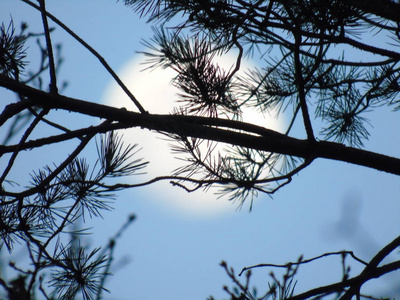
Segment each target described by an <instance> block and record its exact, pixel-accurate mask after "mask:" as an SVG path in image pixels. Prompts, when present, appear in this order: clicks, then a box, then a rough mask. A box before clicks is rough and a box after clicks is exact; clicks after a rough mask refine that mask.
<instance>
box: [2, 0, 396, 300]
mask: <svg viewBox="0 0 400 300" xmlns="http://www.w3.org/2000/svg"><path fill="white" fill-rule="evenodd" d="M21 1H22V2H24V3H26V5H27V6H30V7H32V8H34V9H36V10H38V11H39V12H40V13H41V19H42V23H43V32H41V33H32V32H29V27H28V25H27V24H25V23H23V24H22V25H21V27H20V30H19V31H17V30H16V28H15V26H14V24H13V22H11V23H10V24H8V25H7V24H2V25H1V26H0V86H1V87H2V88H5V89H8V90H10V91H12V92H14V93H15V95H16V96H17V100H16V101H14V102H11V103H9V104H8V105H7V106H6V107H5V109H4V110H3V112H2V113H1V115H0V126H2V127H4V126H5V125H6V124H8V125H9V127H8V132H7V134H6V136H5V138H4V141H3V143H2V145H1V146H0V156H2V157H3V159H7V161H8V163H7V164H6V166H5V168H4V170H2V173H1V177H0V184H1V192H0V197H1V198H0V206H1V207H0V235H1V241H0V247H1V248H2V250H3V249H7V250H8V251H9V252H12V251H13V250H14V247H15V245H16V244H22V245H24V246H25V247H26V249H27V251H28V253H29V258H30V262H31V265H30V267H29V268H26V269H24V267H22V266H18V265H17V264H15V263H14V264H11V265H10V267H11V268H13V269H14V270H15V271H16V273H17V274H18V275H17V276H16V277H15V278H14V279H12V280H9V281H8V282H7V281H6V280H5V279H3V278H0V285H1V286H2V287H3V288H4V290H5V291H6V294H7V295H8V297H9V298H10V299H33V298H35V297H38V296H37V294H38V293H40V294H41V295H42V296H43V297H45V298H47V299H55V298H57V299H73V298H74V297H76V296H77V295H78V294H79V293H80V294H81V296H82V297H83V298H84V299H99V298H100V297H101V294H102V292H103V291H105V278H106V276H107V275H108V269H109V265H110V263H111V260H112V253H113V249H114V246H115V240H116V238H117V237H119V236H120V234H121V232H119V233H118V234H117V235H116V237H115V238H113V239H112V240H111V242H110V244H109V245H108V246H107V247H105V250H100V249H99V248H95V249H93V250H90V249H87V247H85V246H82V245H80V243H77V241H79V237H80V236H81V235H82V234H84V233H85V232H86V231H85V230H83V229H72V230H71V228H73V225H74V224H76V223H77V222H78V221H80V220H85V218H87V217H90V218H92V217H99V216H101V214H102V212H103V211H106V210H109V209H111V208H112V200H113V199H114V197H115V193H116V192H117V191H119V190H121V189H125V188H134V187H137V186H143V185H148V184H151V183H153V182H155V181H161V180H168V181H170V182H171V183H172V185H175V186H179V187H181V188H184V189H186V190H188V191H193V190H197V189H201V188H204V189H207V188H208V187H210V186H213V185H216V186H220V188H221V189H220V194H221V195H223V196H227V197H229V199H231V200H236V201H238V202H239V205H243V204H244V203H247V202H246V201H248V202H250V207H251V202H252V198H253V197H254V196H255V195H257V194H258V193H267V194H273V193H275V192H276V191H277V190H278V189H280V188H282V187H284V186H285V185H287V184H288V183H290V182H291V180H292V178H293V176H294V175H296V174H298V173H300V171H301V170H303V169H304V168H306V167H308V166H309V165H310V164H312V163H313V161H314V160H316V159H320V158H324V159H331V160H337V161H343V162H348V163H351V164H355V165H360V166H364V167H367V168H372V169H376V170H378V171H383V172H388V173H391V174H393V175H400V158H397V157H389V156H386V155H384V154H381V153H376V152H374V149H365V146H364V143H365V141H366V140H367V139H368V138H369V136H370V132H369V129H370V126H371V124H370V123H369V120H368V114H371V113H373V111H374V110H375V109H376V108H378V107H385V108H387V109H389V110H392V111H393V113H397V112H398V110H399V108H400V102H399V92H400V80H399V78H400V69H399V68H400V53H399V51H398V47H399V46H400V4H399V3H398V1H395V0H381V1H370V0H365V1H361V0H334V1H328V0H265V1H257V0H249V1H242V0H237V1H233V0H229V1H221V0H198V1H191V0H190V1H160V0H125V1H123V2H124V4H125V5H127V6H128V7H131V8H132V9H133V10H134V12H136V13H138V14H139V15H140V16H142V17H146V18H148V21H149V22H155V23H157V28H158V29H154V38H153V39H152V40H150V41H144V44H145V45H146V46H147V47H148V51H145V52H144V53H145V54H146V55H147V56H148V60H149V61H148V63H149V66H150V68H156V67H161V68H172V69H173V70H175V71H176V72H177V75H176V77H175V78H173V85H175V86H176V87H177V88H179V89H180V94H179V95H178V98H179V99H177V100H178V104H179V105H180V106H179V107H178V108H177V110H176V111H175V113H174V114H167V113H168V112H166V114H165V115H155V114H151V112H148V111H146V107H145V106H143V105H142V104H141V103H139V101H138V100H137V99H136V98H135V97H134V95H133V94H132V93H131V92H130V91H129V90H128V89H127V88H126V86H125V85H124V83H123V82H122V81H121V80H120V79H119V78H118V76H117V75H116V74H115V72H114V71H113V70H112V69H111V68H110V67H109V65H108V64H107V62H106V61H105V60H104V59H103V58H102V57H101V55H100V54H99V53H97V52H96V51H95V50H94V49H93V48H92V47H91V46H90V45H88V44H87V43H86V42H85V41H84V40H82V39H81V38H80V37H79V36H77V35H76V34H75V33H74V32H73V31H71V30H70V29H69V28H68V27H67V26H66V25H65V24H63V23H62V21H60V20H58V19H57V17H56V16H53V15H52V14H50V13H49V12H48V11H47V10H46V6H45V0H39V1H38V3H39V4H36V2H33V1H30V0H21ZM48 19H51V20H52V21H53V22H54V23H55V24H56V25H57V27H58V30H65V31H66V32H67V33H68V34H70V35H71V36H72V37H73V38H74V39H76V40H77V41H78V42H79V43H80V44H81V45H82V46H83V47H85V48H86V49H88V50H89V51H90V52H91V53H92V54H93V55H94V56H95V57H96V58H98V59H99V61H100V63H101V64H102V65H103V66H104V67H105V68H106V70H107V71H108V72H109V73H110V74H111V75H112V77H113V78H114V79H115V80H116V82H117V83H118V84H119V85H120V86H121V87H122V89H123V90H124V91H125V93H126V94H127V95H128V96H129V97H130V99H131V100H132V102H133V103H134V104H135V105H136V108H137V111H128V110H124V109H118V108H114V107H111V106H105V105H100V104H97V103H94V102H89V101H85V100H78V99H74V98H70V97H67V96H63V95H61V90H62V89H63V88H65V87H66V84H65V83H59V82H58V75H57V74H58V72H59V66H60V65H61V63H62V62H63V60H62V58H61V54H60V53H61V49H62V48H61V46H60V45H53V44H52V39H51V35H52V31H53V29H52V28H50V27H49V25H48ZM373 35H379V36H380V37H382V42H381V43H379V44H376V43H375V41H374V39H372V38H371V37H372V36H373ZM33 38H36V39H37V46H38V47H39V50H40V54H41V57H39V58H38V61H40V64H39V68H38V69H37V70H35V71H32V70H29V71H26V68H28V67H29V64H28V61H27V60H26V59H25V57H26V52H27V51H28V50H27V48H26V46H25V43H26V42H27V41H28V40H31V39H33ZM350 49H351V51H352V53H355V55H351V56H350V55H347V52H346V51H348V50H350ZM228 52H229V53H234V54H235V55H236V60H235V61H234V62H233V64H232V66H231V68H229V69H223V68H222V67H221V66H219V65H218V62H217V60H218V59H217V58H218V57H219V56H224V55H226V54H227V53H228ZM65 55H66V57H68V54H65ZM247 57H251V58H252V59H253V60H256V61H257V62H258V63H257V67H254V68H253V69H250V70H245V71H246V73H245V75H239V73H238V71H239V70H240V69H241V67H242V62H243V60H244V59H245V58H247ZM47 72H48V77H47V75H46V74H47ZM47 83H48V87H47ZM244 108H249V109H255V110H257V111H259V112H260V113H261V114H262V113H269V112H271V111H277V112H278V117H282V115H283V114H285V116H286V118H288V119H289V122H288V125H287V128H286V129H285V130H284V132H276V131H273V130H271V129H269V128H268V127H266V126H260V125H255V124H250V123H245V122H243V121H242V117H243V114H244V113H245V112H244ZM57 110H63V111H69V112H71V113H76V114H79V115H83V116H86V117H87V119H88V120H90V119H91V118H92V117H95V118H96V119H98V118H101V119H102V120H103V122H102V123H101V124H100V125H93V126H90V127H83V128H76V127H75V126H76V124H63V123H62V122H57V121H52V115H53V113H54V112H55V111H57ZM297 119H300V120H301V122H300V123H301V124H302V126H303V132H304V135H303V136H295V135H294V134H293V126H294V124H295V121H296V120H297ZM315 120H316V121H315ZM42 123H45V124H47V125H49V126H51V127H52V128H53V129H55V130H56V131H57V132H58V133H57V134H54V135H48V136H42V137H41V138H31V136H32V132H34V131H36V130H37V128H38V125H39V124H42ZM95 124H97V123H95ZM296 126H297V125H296ZM133 127H140V128H145V129H150V130H155V131H157V132H160V133H162V134H164V135H167V136H168V137H169V138H170V139H172V140H173V141H174V142H175V144H174V146H173V147H174V148H173V150H175V152H178V153H180V154H182V155H183V156H184V157H185V159H186V160H187V164H186V165H185V166H183V167H181V168H179V169H177V170H176V171H175V172H174V173H173V174H165V176H162V177H157V178H153V179H151V180H150V181H147V182H141V181H140V180H139V179H138V181H137V182H136V183H133V184H121V183H119V182H117V183H115V179H116V178H119V177H121V176H128V175H133V174H138V172H139V171H141V170H142V169H144V168H145V166H146V162H143V161H142V160H141V159H140V157H137V156H138V153H137V145H124V144H123V142H122V139H121V136H119V135H118V134H117V133H116V132H117V130H118V129H126V128H133ZM95 137H97V155H98V157H97V159H96V160H95V161H94V162H91V161H88V160H87V159H85V158H83V157H81V152H82V151H83V150H84V149H86V148H87V147H90V146H91V144H90V142H91V141H92V140H93V139H94V138H95ZM70 142H75V143H77V145H76V144H75V148H74V150H73V151H71V152H70V153H69V154H68V155H66V157H64V159H63V160H62V161H61V162H59V163H55V164H53V165H51V164H48V165H46V166H43V167H42V168H41V169H40V170H37V171H32V173H31V175H30V182H29V184H28V185H27V186H25V185H24V184H23V183H19V182H17V183H14V182H13V181H12V179H11V176H10V174H11V170H12V169H13V168H14V166H15V162H16V160H17V159H18V157H19V156H20V154H21V153H22V151H24V150H27V149H30V150H35V151H44V150H43V149H45V148H46V147H47V146H51V145H53V144H69V143H70ZM205 144H207V147H206V150H204V147H203V146H204V145H205ZM217 144H225V145H226V148H227V151H225V152H224V151H222V150H219V148H217V147H215V146H216V145H217ZM201 145H202V147H201ZM144 170H145V169H144ZM129 220H130V221H129V222H131V221H132V220H133V218H130V219H129ZM71 231H72V235H71ZM68 239H71V240H70V241H69V242H65V241H68ZM399 246H400V238H396V239H395V240H394V241H392V242H391V243H389V244H388V245H387V246H385V247H384V248H383V249H382V250H381V251H380V252H379V253H377V254H376V256H375V257H374V258H373V259H372V260H371V261H369V262H364V261H361V260H360V259H358V258H357V257H356V256H355V255H354V254H352V253H351V252H340V253H326V254H323V255H321V256H320V257H318V258H315V259H310V260H303V259H302V258H300V259H299V260H298V261H297V262H293V263H290V264H287V265H260V266H254V267H248V268H246V270H249V269H253V268H255V267H280V268H285V270H286V273H285V274H284V275H283V278H282V279H281V280H278V278H277V277H276V276H275V275H274V274H273V273H271V282H272V283H271V284H270V286H269V287H268V289H267V291H266V292H265V294H263V295H257V294H256V291H253V290H251V288H250V279H251V273H246V274H247V275H246V276H245V277H246V278H245V283H242V282H241V281H240V280H239V279H238V278H237V275H236V274H235V273H234V270H233V269H230V268H228V266H227V264H226V263H222V266H223V268H224V269H225V271H226V273H227V275H228V277H229V278H230V279H231V280H233V282H234V288H233V289H230V288H228V287H225V288H224V289H225V291H226V292H227V293H228V294H229V296H230V298H231V299H269V298H271V299H291V300H295V299H296V300H297V299H317V298H322V297H324V296H328V295H333V294H335V295H336V297H338V298H340V299H343V300H344V299H351V298H353V297H357V298H358V299H359V298H360V297H361V296H363V293H362V291H361V288H362V286H363V284H365V283H366V282H368V281H370V280H372V279H374V278H378V277H380V276H382V275H384V274H387V273H390V272H393V271H395V270H398V269H399V268H400V261H395V262H392V263H387V264H383V265H382V261H383V259H384V258H385V257H387V255H389V254H390V253H392V252H393V251H394V250H395V249H396V248H397V247H399ZM333 254H335V255H341V257H342V267H343V278H342V280H341V281H339V282H337V283H333V284H331V285H327V286H322V287H316V288H315V289H313V290H310V291H308V292H305V293H302V294H296V291H295V286H296V279H295V275H296V274H297V270H298V268H299V267H300V266H301V265H302V264H306V263H307V264H308V263H311V262H312V261H314V260H316V259H322V258H323V257H325V256H327V255H333ZM348 255H351V256H352V257H353V258H354V259H356V260H357V261H358V262H360V263H361V264H363V265H364V266H365V267H364V270H363V271H362V272H361V273H360V274H359V275H356V276H354V277H350V274H349V270H348V268H347V265H346V262H345V258H346V257H347V256H348ZM376 297H379V296H376Z"/></svg>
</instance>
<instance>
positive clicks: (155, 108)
mask: <svg viewBox="0 0 400 300" xmlns="http://www.w3.org/2000/svg"><path fill="white" fill-rule="evenodd" d="M144 59H145V58H144V57H143V56H140V57H136V58H135V59H133V60H131V61H130V62H128V63H127V64H126V65H125V66H124V67H123V69H122V70H121V71H120V72H119V76H120V78H121V80H122V81H123V82H124V83H125V84H126V85H127V87H128V89H129V90H130V91H131V92H132V93H133V95H135V97H136V98H137V99H138V100H139V102H140V103H141V104H142V106H143V107H144V109H146V110H147V111H149V112H150V113H155V114H169V113H171V112H172V111H173V109H174V107H179V105H180V104H181V103H179V102H176V100H178V96H177V95H176V94H177V93H178V92H179V90H178V89H177V88H176V87H174V86H172V84H171V80H172V78H173V77H175V76H176V75H177V73H176V72H175V71H173V70H171V69H162V68H156V69H146V67H147V65H144V64H143V61H144ZM234 62H235V58H234V57H233V56H228V57H225V56H224V57H223V58H220V57H219V58H218V59H217V63H218V65H219V66H220V67H222V68H226V69H229V68H231V67H232V66H233V64H234ZM247 69H248V65H247V66H246V64H243V63H242V66H241V70H245V71H246V70H247ZM103 103H105V104H106V105H110V106H113V107H125V108H126V109H128V110H132V111H137V109H136V107H135V106H134V104H133V102H132V101H131V100H130V99H129V98H128V97H127V96H126V95H125V93H124V92H123V91H122V89H121V88H120V87H119V86H118V85H117V84H116V83H115V82H112V83H110V84H109V85H108V86H107V88H106V90H105V92H104V95H103ZM243 121H245V122H249V123H253V124H257V125H261V126H265V124H268V126H266V127H268V128H270V129H274V130H277V131H281V130H282V127H283V126H282V124H280V123H279V122H278V121H277V119H276V118H275V112H271V113H270V115H269V116H265V115H264V116H263V115H261V114H260V113H259V112H257V111H253V110H250V109H247V110H246V109H245V110H243ZM123 134H124V140H125V142H126V143H131V144H135V143H138V144H139V146H140V148H142V150H141V151H140V152H139V156H140V157H144V159H145V161H149V162H150V163H149V165H148V166H147V168H146V175H145V178H147V179H151V178H153V177H156V176H166V175H170V174H171V172H172V171H173V170H175V169H176V168H177V167H179V166H181V165H182V160H179V159H176V157H179V158H183V157H184V156H183V155H179V156H178V155H177V154H172V153H171V149H170V146H169V144H171V141H170V140H166V137H165V136H163V135H161V134H157V133H154V132H150V131H149V130H146V129H145V130H143V129H129V130H125V131H124V133H123ZM203 144H207V141H204V142H203ZM173 156H175V157H174V158H173ZM133 179H134V180H141V179H142V180H143V179H144V177H143V176H140V177H133ZM131 191H132V193H138V191H136V190H135V189H132V190H131ZM216 191H217V190H216V189H210V190H208V191H207V192H204V191H203V190H202V189H200V190H198V191H195V192H192V193H188V192H186V191H184V190H183V189H182V188H179V187H171V185H170V183H169V182H167V181H165V182H159V183H156V184H153V185H151V186H150V188H148V189H146V191H145V192H144V193H145V194H147V195H148V198H149V201H150V198H151V199H157V200H151V203H154V204H155V205H157V207H162V208H165V209H167V210H169V211H171V212H174V213H178V214H181V215H184V216H187V217H191V218H192V217H197V218H203V217H211V216H218V215H221V214H224V213H229V212H234V211H235V210H236V209H237V207H238V203H231V202H228V201H227V200H226V199H224V198H223V197H222V198H219V199H217V198H218V196H217V195H215V193H214V192H216ZM245 207H246V206H245Z"/></svg>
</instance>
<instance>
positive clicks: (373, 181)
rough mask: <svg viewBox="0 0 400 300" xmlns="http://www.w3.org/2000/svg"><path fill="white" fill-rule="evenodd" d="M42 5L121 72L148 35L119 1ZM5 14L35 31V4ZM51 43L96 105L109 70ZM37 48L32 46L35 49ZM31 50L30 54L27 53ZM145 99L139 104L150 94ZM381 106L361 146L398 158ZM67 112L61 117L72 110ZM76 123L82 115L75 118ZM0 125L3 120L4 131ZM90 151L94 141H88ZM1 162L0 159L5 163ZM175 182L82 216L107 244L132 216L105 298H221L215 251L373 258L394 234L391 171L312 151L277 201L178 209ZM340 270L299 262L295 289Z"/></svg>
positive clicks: (283, 257) (245, 262)
mask: <svg viewBox="0 0 400 300" xmlns="http://www.w3.org/2000/svg"><path fill="white" fill-rule="evenodd" d="M47 7H48V10H49V11H50V12H51V13H52V14H54V15H55V16H57V17H58V18H59V19H60V20H61V21H63V22H64V23H65V24H66V25H68V26H69V27H70V28H71V29H72V30H74V31H75V32H76V33H77V34H78V35H79V36H81V37H82V38H84V39H85V40H86V41H87V42H88V43H89V44H90V45H91V46H93V47H94V48H95V49H96V50H97V51H98V52H99V53H100V54H102V55H103V57H104V58H105V59H106V60H107V61H108V63H109V64H110V66H111V67H113V69H114V70H116V71H117V72H118V71H121V70H122V68H123V66H124V64H126V63H127V62H129V61H130V60H132V59H134V58H135V57H136V56H137V54H136V51H140V50H144V48H143V46H142V44H141V43H140V41H141V39H142V38H149V37H151V29H150V25H149V24H145V22H144V20H140V19H139V18H138V16H137V15H136V14H135V13H134V12H133V11H132V10H131V9H129V8H127V7H125V6H124V5H123V4H122V3H121V2H119V3H115V1H94V0H87V1H78V0H69V1H65V0H64V1H62V0H54V1H49V3H48V4H47ZM10 15H12V17H13V19H14V22H15V24H16V25H18V24H19V22H20V21H22V20H24V21H27V22H28V24H29V25H30V28H31V30H32V31H37V32H38V31H40V30H41V24H40V15H39V13H38V12H37V11H35V10H33V9H32V8H30V7H28V6H27V5H26V4H23V3H20V2H19V1H16V0H2V1H1V2H0V20H1V21H4V22H5V23H6V24H7V23H8V22H9V20H10ZM53 42H60V43H62V44H63V52H62V54H63V57H64V58H65V62H64V64H63V66H62V68H61V71H60V75H59V81H61V80H64V79H65V80H68V81H69V86H68V88H67V89H66V90H65V91H64V94H65V95H68V96H71V97H76V98H79V99H84V100H88V101H93V102H97V103H99V102H101V101H102V100H104V99H103V98H104V93H105V90H106V88H107V87H108V86H109V85H110V84H111V77H110V76H109V74H107V72H106V71H105V70H104V68H103V67H102V66H101V65H100V63H98V61H97V60H96V58H94V57H93V56H92V55H91V54H90V53H89V52H88V51H87V50H86V49H84V48H83V47H82V46H81V45H79V44H78V43H77V42H76V41H74V40H73V39H72V38H71V37H69V36H67V35H66V34H65V33H64V32H62V29H59V28H58V29H57V30H56V31H55V33H54V35H53ZM34 47H35V45H30V50H31V49H34ZM29 59H30V60H31V61H32V62H33V63H34V59H35V57H34V56H31V57H29ZM156 87H157V85H156V84H154V88H156ZM132 92H133V93H134V94H135V91H132ZM0 95H3V92H2V91H0ZM142 101H143V105H144V107H146V101H149V99H142ZM3 105H5V103H4V104H3V103H1V104H0V106H1V107H2V106H3ZM387 111H388V109H387V108H382V109H379V110H378V111H377V112H376V113H374V114H371V115H370V116H369V118H370V121H371V124H372V125H373V128H371V129H370V133H371V138H370V140H369V141H368V142H366V148H368V149H369V150H372V151H377V152H382V153H384V154H388V155H393V156H397V157H399V156H400V152H399V145H398V141H397V140H396V139H395V138H394V137H395V136H396V134H397V133H398V131H399V129H400V121H399V118H398V116H397V114H395V113H387ZM166 113H168V112H166ZM63 118H65V120H67V121H68V118H71V117H70V116H67V117H65V115H63ZM73 122H74V124H77V123H79V124H83V122H87V121H85V120H83V119H81V118H77V117H75V116H74V121H73ZM90 122H93V123H96V122H98V121H97V120H90ZM90 122H89V123H90ZM89 123H86V124H89ZM3 130H4V129H3V128H0V135H1V134H2V131H3ZM43 130H45V129H43ZM38 134H41V133H38ZM138 142H139V143H140V141H138ZM91 149H93V150H94V149H95V148H94V145H93V144H92V145H91ZM90 151H91V150H88V152H87V153H88V155H90V153H92V152H90ZM60 152H61V151H59V150H57V151H54V152H51V153H50V152H49V153H48V154H49V155H46V157H43V156H40V155H38V156H37V159H35V160H34V161H32V160H30V161H26V160H21V162H19V163H20V166H21V169H20V170H18V172H17V173H15V174H14V176H15V178H17V179H18V180H19V179H20V178H22V177H21V176H23V177H24V175H21V174H22V172H25V173H26V171H29V169H30V168H32V169H35V168H38V167H39V166H40V164H41V163H43V162H47V163H49V161H48V160H50V159H54V161H57V160H58V159H62V157H61V158H60V157H59V154H60ZM29 155H31V154H30V153H29ZM24 157H28V156H27V155H26V156H24ZM3 164H4V162H1V161H0V167H3V166H4V165H3ZM22 166H23V169H22ZM27 169H28V170H27ZM129 180H139V178H138V177H135V178H132V179H129ZM172 189H173V187H171V186H168V185H167V184H158V185H153V186H150V187H146V188H141V189H135V190H128V191H124V192H122V193H120V194H119V197H118V199H117V200H116V202H115V203H114V206H115V210H114V211H111V212H106V213H105V214H104V216H103V217H104V218H103V219H100V220H89V221H88V226H94V228H93V232H94V233H93V235H91V236H90V237H89V240H90V241H92V242H93V245H94V246H98V245H102V244H103V245H104V244H105V243H106V242H107V239H108V238H109V237H110V236H112V235H113V234H114V232H115V231H116V230H117V229H118V228H119V226H120V225H121V224H122V223H123V222H124V220H125V218H126V217H127V216H128V214H129V213H134V214H136V215H137V221H135V222H134V224H133V225H132V226H131V227H130V228H129V229H128V230H127V231H126V232H125V233H124V236H123V238H122V239H121V240H120V241H119V243H118V246H117V257H116V269H114V275H113V276H112V277H110V279H109V281H108V283H107V288H109V289H110V290H111V291H112V293H111V294H109V295H105V299H178V300H180V299H182V300H183V299H194V300H197V299H206V298H207V297H208V296H209V295H214V296H215V297H216V298H217V299H220V298H223V297H224V298H228V297H227V295H225V293H224V292H223V291H222V286H223V285H228V286H230V285H231V282H230V279H229V278H228V277H227V276H226V275H225V273H224V271H223V269H222V268H221V267H220V266H219V265H218V264H219V263H220V262H221V260H226V261H227V262H228V264H229V265H231V266H233V267H234V268H235V270H236V271H240V269H241V268H242V267H245V266H250V265H253V264H258V263H277V264H283V263H286V262H289V261H295V260H296V259H297V258H298V257H299V255H300V254H303V255H304V257H305V258H309V257H313V256H316V255H319V254H322V253H324V252H328V251H339V250H344V249H346V250H353V251H354V252H355V253H356V254H357V255H358V256H360V257H361V258H363V259H364V260H368V259H369V258H371V256H372V255H373V254H374V253H375V252H376V251H377V250H378V249H380V248H381V247H383V246H384V245H385V244H387V243H389V242H390V241H391V240H392V239H394V238H395V237H396V236H397V235H398V232H399V231H398V230H399V225H400V219H399V217H398V213H399V208H400V202H399V192H400V185H399V181H398V178H396V177H395V176H392V175H389V174H385V173H381V172H377V171H375V170H369V169H366V168H362V167H358V166H353V165H350V164H346V163H340V162H332V161H327V160H317V161H316V162H314V163H313V164H312V165H311V166H310V167H308V168H307V169H306V170H304V171H302V172H301V173H300V174H299V175H298V176H296V177H294V179H293V182H292V183H291V184H290V185H288V186H287V187H285V188H283V189H282V190H280V191H279V192H278V193H276V195H274V197H273V199H271V198H270V197H268V196H266V195H260V197H259V199H257V201H256V202H255V205H254V207H253V211H252V212H251V213H249V212H248V209H247V208H248V206H247V205H246V204H245V205H244V207H243V209H242V210H240V211H237V210H235V208H236V207H237V205H236V204H235V203H234V204H231V203H227V204H226V205H227V206H229V208H228V210H229V212H227V213H225V214H221V215H218V216H213V215H210V216H209V217H207V216H202V217H194V216H193V215H191V214H186V215H185V214H184V213H178V212H177V211H176V207H174V206H173V205H169V204H168V198H170V197H188V201H190V197H191V196H190V195H184V196H182V194H176V193H175V192H172ZM204 197H210V195H208V196H204ZM216 201H217V200H216ZM128 262H129V263H128ZM353 270H354V271H353V272H352V273H351V274H352V275H356V274H357V273H356V271H357V270H359V268H357V265H355V266H354V268H353ZM270 271H271V270H270V269H257V270H254V272H253V274H254V275H253V277H254V280H255V281H254V283H255V284H256V285H257V286H258V288H259V289H260V291H264V289H266V283H267V282H268V280H269V277H268V273H269V272H270ZM340 275H341V266H340V259H339V258H334V259H333V258H329V259H326V260H325V261H321V262H316V263H313V264H312V265H309V266H304V267H303V268H300V271H299V277H298V278H297V279H298V283H297V289H296V290H297V292H301V291H304V290H305V289H310V288H312V287H317V286H319V285H322V284H328V283H332V282H334V281H335V280H340ZM393 280H397V282H398V280H399V277H398V275H397V277H394V278H391V279H387V280H386V281H385V283H384V282H382V281H381V282H380V283H379V284H378V285H375V286H374V287H372V288H371V289H372V290H380V289H385V284H387V285H388V286H393V283H392V282H393ZM392 289H393V288H392ZM397 292H398V293H399V292H400V291H399V290H398V291H397ZM397 295H398V294H397ZM392 296H393V295H392Z"/></svg>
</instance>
